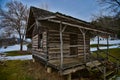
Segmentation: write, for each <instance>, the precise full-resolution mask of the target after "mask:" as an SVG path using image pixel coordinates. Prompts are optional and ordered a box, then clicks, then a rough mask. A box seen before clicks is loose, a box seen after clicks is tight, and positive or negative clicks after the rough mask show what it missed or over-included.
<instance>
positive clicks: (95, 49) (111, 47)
mask: <svg viewBox="0 0 120 80" xmlns="http://www.w3.org/2000/svg"><path fill="white" fill-rule="evenodd" d="M118 47H119V46H118V45H116V46H109V49H113V48H118ZM99 48H100V49H107V47H99ZM90 51H97V48H90Z"/></svg>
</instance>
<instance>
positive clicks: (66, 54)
mask: <svg viewBox="0 0 120 80" xmlns="http://www.w3.org/2000/svg"><path fill="white" fill-rule="evenodd" d="M93 34H95V35H100V34H101V35H106V36H109V35H110V34H111V31H110V30H108V29H103V28H100V27H96V26H94V25H92V24H90V23H89V22H86V21H83V20H79V19H77V18H74V17H71V16H68V15H65V14H62V13H59V12H55V13H54V12H50V11H47V10H43V9H39V8H36V7H31V8H30V13H29V18H28V25H27V31H26V38H31V39H32V55H33V59H35V60H36V59H37V60H39V61H40V62H42V63H43V64H44V65H46V66H47V67H50V68H54V69H56V70H58V71H59V72H60V74H61V75H69V74H71V73H74V72H76V71H79V70H82V69H84V68H86V66H89V67H94V66H98V65H100V62H99V59H91V53H90V37H91V35H93ZM98 43H99V41H98ZM107 43H108V40H107ZM98 49H99V48H98ZM107 49H109V47H107ZM93 64H95V65H93ZM98 69H99V67H98ZM69 79H70V75H69Z"/></svg>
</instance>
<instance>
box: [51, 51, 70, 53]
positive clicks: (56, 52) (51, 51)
mask: <svg viewBox="0 0 120 80" xmlns="http://www.w3.org/2000/svg"><path fill="white" fill-rule="evenodd" d="M54 53H58V54H60V53H61V52H60V51H49V54H54ZM63 53H70V51H63Z"/></svg>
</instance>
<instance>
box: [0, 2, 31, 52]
mask: <svg viewBox="0 0 120 80" xmlns="http://www.w3.org/2000/svg"><path fill="white" fill-rule="evenodd" d="M6 8H7V9H6V11H5V10H3V9H2V8H1V9H0V18H1V22H0V23H1V24H0V26H2V27H7V28H11V29H12V30H13V31H16V32H17V33H18V35H19V38H20V51H22V50H23V47H22V45H23V40H24V38H25V34H26V33H25V32H26V22H27V18H28V12H29V11H28V9H27V6H25V5H23V4H22V3H21V2H18V1H11V2H8V3H7V4H6Z"/></svg>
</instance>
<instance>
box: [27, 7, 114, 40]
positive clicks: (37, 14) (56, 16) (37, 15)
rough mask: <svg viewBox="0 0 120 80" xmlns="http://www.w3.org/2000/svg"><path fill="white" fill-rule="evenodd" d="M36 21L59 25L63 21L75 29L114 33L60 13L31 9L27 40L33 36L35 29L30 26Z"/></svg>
mask: <svg viewBox="0 0 120 80" xmlns="http://www.w3.org/2000/svg"><path fill="white" fill-rule="evenodd" d="M36 20H47V21H53V22H57V23H59V22H60V21H62V22H63V24H66V25H73V26H74V27H79V28H84V29H87V30H92V31H97V32H101V33H107V34H110V33H112V31H111V30H109V29H106V28H101V27H97V26H94V25H92V24H91V23H89V22H86V21H83V20H80V19H77V18H74V17H71V16H68V15H65V14H62V13H59V12H56V13H53V12H50V11H47V10H43V9H39V8H36V7H31V8H30V13H29V19H28V25H27V32H26V37H27V38H30V37H31V36H32V30H33V28H30V26H31V25H32V24H34V22H35V21H36ZM29 28H30V29H29Z"/></svg>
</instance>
